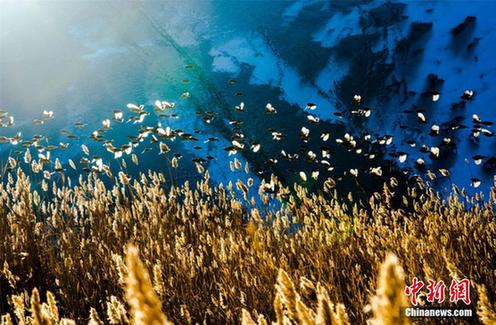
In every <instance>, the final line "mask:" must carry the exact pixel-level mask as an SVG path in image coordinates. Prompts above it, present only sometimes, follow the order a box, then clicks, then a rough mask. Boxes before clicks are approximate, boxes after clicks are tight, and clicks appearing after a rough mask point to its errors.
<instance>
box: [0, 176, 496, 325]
mask: <svg viewBox="0 0 496 325" xmlns="http://www.w3.org/2000/svg"><path fill="white" fill-rule="evenodd" d="M83 178H84V177H83V176H81V178H80V183H79V185H77V186H68V185H62V184H61V183H59V184H56V183H44V184H42V186H41V187H40V188H37V189H36V190H35V189H34V188H33V186H32V185H31V183H32V181H31V179H30V177H28V176H26V173H25V172H23V171H22V170H21V169H19V170H18V171H17V172H12V173H7V174H6V175H5V176H4V180H5V181H4V184H3V185H0V186H1V187H0V202H1V205H2V210H1V211H0V237H1V238H2V240H1V241H0V262H1V265H0V270H1V271H0V311H1V313H2V314H3V316H2V321H1V324H13V323H17V324H74V323H77V324H92V325H94V324H104V323H105V324H128V323H131V324H164V323H169V322H172V323H177V324H191V323H206V324H231V323H244V324H270V323H271V322H275V323H276V324H365V323H367V322H369V323H370V324H407V323H408V322H409V320H408V319H406V318H405V317H404V316H403V314H404V313H403V308H404V307H406V306H407V305H408V303H409V300H408V298H407V297H406V296H405V295H404V294H403V290H404V286H405V283H406V281H409V279H411V278H412V277H413V276H417V277H419V278H433V279H444V280H445V282H449V281H450V280H451V279H452V278H462V277H466V278H469V279H470V280H471V284H472V307H471V308H473V309H474V311H476V318H477V320H475V319H472V320H470V322H475V323H483V324H496V312H495V310H496V306H495V302H496V217H495V211H494V209H495V208H494V206H495V202H496V188H495V187H494V186H493V188H492V190H491V193H490V195H489V197H482V196H475V197H468V196H467V195H465V194H464V192H463V191H462V190H458V189H457V190H456V192H453V194H452V195H451V196H450V197H449V198H446V199H441V198H440V197H439V196H438V195H437V194H436V193H435V192H434V191H433V190H431V189H429V188H425V187H422V186H421V185H419V186H420V187H419V188H417V189H411V190H409V191H408V195H407V197H404V198H399V199H400V200H401V201H403V204H402V205H401V206H402V207H403V208H399V207H395V206H392V204H391V201H392V199H393V198H394V197H395V196H396V195H397V194H395V184H394V182H390V183H388V184H385V186H384V190H383V192H382V193H376V194H375V195H374V196H372V197H371V198H370V202H369V204H368V205H367V206H368V208H365V207H363V206H362V205H360V204H358V203H354V202H353V195H351V194H350V195H349V196H348V197H347V198H342V199H339V200H338V199H336V194H335V193H334V192H333V190H332V188H331V186H328V185H330V184H329V183H326V187H325V188H323V189H322V191H320V192H319V193H317V194H310V193H307V192H306V191H305V190H304V189H303V188H300V187H298V186H295V189H294V191H292V193H293V194H292V195H291V197H290V199H289V200H286V199H283V198H282V197H281V194H280V193H281V192H282V191H279V192H278V193H276V194H267V193H264V192H263V191H262V190H260V191H259V193H258V196H259V200H258V202H260V203H259V204H255V201H256V200H252V198H251V197H250V196H249V195H248V194H247V193H244V192H243V191H246V185H243V184H239V183H238V184H232V185H226V186H219V187H214V186H212V185H210V184H209V180H208V173H207V175H206V176H205V179H204V180H203V181H202V182H200V183H198V184H194V185H193V184H188V183H185V184H184V185H182V186H176V187H173V188H172V189H167V190H166V188H167V187H166V184H165V178H164V176H163V175H160V174H157V173H153V172H149V173H148V174H147V175H142V177H141V178H140V179H136V180H133V179H129V178H127V177H126V176H125V175H122V174H121V175H120V177H119V178H116V179H115V182H114V184H113V185H112V186H108V185H107V186H105V185H104V183H103V181H102V180H101V179H100V178H99V177H98V176H96V175H89V176H88V177H87V178H85V179H83ZM273 182H276V183H277V180H273ZM243 194H244V195H243ZM271 196H272V197H273V198H272V199H270V197H271ZM48 197H49V198H48ZM274 201H278V202H279V204H273V203H271V202H274ZM424 303H425V302H422V301H421V304H424ZM443 307H450V304H449V303H445V304H444V305H443ZM451 307H452V306H451ZM450 321H451V322H453V320H449V319H445V320H440V319H437V320H431V323H436V324H437V323H449V322H450ZM417 322H418V323H422V324H424V323H428V322H427V321H426V320H419V321H417ZM455 322H456V323H460V322H462V320H461V319H458V320H456V321H455ZM466 322H467V323H468V322H469V321H466Z"/></svg>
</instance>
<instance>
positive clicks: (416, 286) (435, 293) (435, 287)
mask: <svg viewBox="0 0 496 325" xmlns="http://www.w3.org/2000/svg"><path fill="white" fill-rule="evenodd" d="M428 283H429V284H428V285H427V287H426V288H427V292H425V291H421V290H422V288H424V286H425V284H424V282H423V281H421V280H419V279H418V278H417V277H414V278H413V280H412V284H411V285H409V286H406V287H405V295H407V296H408V297H410V302H411V304H412V305H414V306H417V304H418V300H417V296H418V295H419V294H421V293H426V297H427V301H428V302H438V303H443V302H444V301H445V299H446V298H445V293H446V284H445V283H444V281H443V280H440V281H434V280H431V279H429V280H428ZM460 300H461V301H463V303H465V305H470V303H471V300H470V280H468V279H462V280H456V279H453V280H452V281H451V285H450V287H449V301H450V302H454V303H457V302H458V301H460Z"/></svg>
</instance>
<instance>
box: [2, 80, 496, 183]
mask: <svg viewBox="0 0 496 325" xmlns="http://www.w3.org/2000/svg"><path fill="white" fill-rule="evenodd" d="M229 82H230V83H233V82H234V81H231V80H230V81H229ZM189 96H190V94H189V93H187V92H186V93H183V94H181V98H183V99H187V98H188V97H189ZM431 96H432V97H431V100H432V101H433V102H436V101H438V100H439V98H440V93H438V92H433V93H432V94H431ZM473 97H474V92H473V91H472V90H466V91H465V92H464V93H463V94H461V98H460V100H461V101H463V102H468V101H470V100H472V99H473ZM352 102H353V104H352V105H353V109H351V110H349V111H347V112H336V113H334V115H335V116H336V118H343V117H346V116H350V115H351V116H357V117H360V118H363V119H367V118H369V117H370V116H371V114H372V109H370V108H368V107H364V105H362V98H361V96H360V95H355V96H354V97H353V99H352ZM177 106H179V105H176V104H175V103H174V102H168V101H161V100H157V101H155V102H154V104H153V109H149V108H148V107H145V105H137V104H133V103H129V104H127V110H121V109H114V110H113V111H112V115H111V116H109V117H108V118H105V119H103V120H102V121H101V126H100V127H99V128H97V129H96V130H93V131H91V133H89V134H88V135H87V136H88V139H90V140H92V141H93V142H95V143H97V144H100V145H101V146H102V147H103V148H104V149H105V150H106V151H107V152H108V153H109V154H110V157H102V156H98V155H93V154H92V152H91V150H90V147H91V145H89V144H87V143H82V144H80V143H79V142H80V141H79V139H80V136H77V135H75V134H74V133H73V132H70V131H69V130H67V129H61V130H59V133H60V134H61V135H62V136H63V137H64V138H65V140H64V141H66V142H60V143H59V144H58V145H50V144H48V137H46V136H43V135H34V136H33V137H31V138H29V139H27V138H23V136H22V134H21V133H20V132H18V133H16V134H15V135H14V136H12V137H7V136H0V144H1V143H3V144H10V145H12V146H14V149H13V150H12V151H11V153H13V154H11V155H10V157H9V158H8V164H7V168H11V169H14V168H15V167H16V166H17V165H18V164H19V163H20V162H21V160H24V162H25V163H26V164H31V165H32V169H33V170H34V171H37V172H42V173H43V176H44V178H46V179H50V178H51V176H52V175H53V174H55V173H64V172H65V170H66V169H65V168H64V165H63V164H62V163H61V161H60V159H59V158H57V157H52V152H53V151H55V150H57V149H58V150H66V149H67V148H69V146H70V145H72V142H78V143H77V144H76V146H80V148H81V155H80V156H81V158H80V159H79V162H78V163H76V162H74V161H73V160H72V159H67V164H68V166H69V167H70V168H72V169H74V170H78V168H80V169H81V170H82V171H85V172H96V173H105V174H107V175H109V176H111V175H112V170H111V168H110V164H109V163H108V162H109V161H110V160H112V159H114V160H119V161H120V163H121V166H124V167H125V166H126V162H125V160H124V157H126V156H130V157H131V160H132V161H133V162H134V163H135V164H136V165H138V164H139V158H138V154H140V153H141V154H144V153H146V152H154V151H155V152H157V154H158V155H164V156H166V158H167V161H168V163H170V166H171V167H172V168H178V167H179V165H180V161H181V159H182V158H183V154H182V153H179V152H176V153H172V150H171V146H173V145H172V144H173V143H174V141H184V142H191V143H193V148H194V149H196V150H200V149H201V148H202V146H201V142H203V143H210V142H216V141H218V140H219V139H218V138H217V137H212V136H208V135H206V136H204V135H203V133H204V132H203V131H201V130H193V131H192V132H186V131H184V130H180V129H173V128H171V127H170V126H164V125H162V123H161V121H162V120H163V119H178V118H179V113H178V107H177ZM233 109H234V111H235V112H237V113H243V112H245V111H247V110H250V109H252V108H248V107H247V105H245V103H244V102H240V103H239V104H238V105H235V107H234V108H233ZM317 109H318V107H317V105H316V104H314V103H308V104H307V105H306V107H304V114H305V115H306V120H307V124H305V125H302V126H300V127H298V128H299V130H300V132H299V134H300V141H301V142H302V144H303V148H307V147H305V144H307V143H309V142H310V141H318V142H319V143H321V144H320V145H321V147H320V152H314V151H312V150H310V149H308V150H306V151H304V152H303V153H302V152H298V153H290V152H287V151H286V150H285V149H281V150H280V152H278V153H276V154H275V155H272V156H271V157H270V158H269V159H268V160H267V161H266V162H265V164H267V165H275V164H277V163H278V161H279V159H285V160H288V161H296V160H300V161H301V160H305V161H306V162H308V163H309V164H314V165H311V166H316V164H317V165H320V166H319V167H320V168H312V167H310V168H308V169H305V170H299V171H296V175H295V177H297V178H299V179H300V181H301V182H303V183H305V182H308V181H309V180H317V179H319V177H322V178H323V179H325V178H326V177H324V176H327V177H330V176H331V175H332V172H333V170H334V163H333V159H336V158H335V157H333V155H332V150H331V148H330V146H329V145H326V143H328V142H330V141H334V140H335V142H336V145H338V146H342V147H344V148H345V149H346V150H347V151H349V152H354V153H355V154H357V155H359V156H362V157H363V159H369V160H373V159H375V158H376V156H377V153H376V152H374V151H373V150H371V149H370V148H372V147H373V146H374V145H375V146H383V147H388V146H391V144H393V143H394V138H393V136H392V135H387V134H386V135H374V134H371V133H365V134H361V135H360V136H359V137H356V136H354V135H353V134H352V132H349V133H345V134H343V135H342V136H336V135H334V136H333V137H331V134H332V133H333V130H325V131H319V134H317V135H314V134H313V133H314V131H313V130H312V125H317V124H319V123H321V121H320V119H319V117H318V116H316V115H315V114H314V111H315V110H317ZM152 110H153V111H154V112H155V113H156V114H157V116H158V118H159V119H158V120H157V121H158V122H156V123H155V124H154V125H152V126H150V125H147V117H148V116H149V115H150V114H151V111H152ZM281 111H282V109H279V108H276V107H274V106H273V105H272V104H270V103H267V104H266V106H265V108H264V112H265V114H270V115H274V114H284V112H281ZM402 113H403V114H407V115H409V114H413V115H415V116H416V120H417V122H416V123H419V124H421V125H428V126H430V127H429V135H430V136H433V137H440V138H442V140H441V141H440V142H439V144H438V145H436V146H427V145H425V144H421V143H417V142H416V141H413V140H411V141H408V142H407V143H406V145H407V146H409V147H410V149H409V150H404V151H399V150H398V151H396V150H393V149H391V150H390V151H394V152H392V153H390V154H391V155H392V156H394V157H395V159H396V160H397V164H398V166H401V165H403V164H406V165H405V166H408V164H407V160H408V158H409V156H410V155H412V153H411V152H412V148H414V149H415V148H417V149H418V152H419V154H418V156H416V157H413V160H412V162H413V164H411V165H412V167H411V168H410V167H406V168H403V169H402V171H403V172H404V173H405V174H408V173H409V172H411V171H412V170H414V169H416V170H417V171H415V173H416V172H420V173H423V174H424V175H427V176H428V177H429V178H430V179H431V180H434V179H435V178H436V177H437V176H436V175H441V176H443V177H449V176H450V172H449V170H448V169H444V168H439V169H438V173H436V171H434V170H431V169H429V167H428V166H427V164H426V162H425V160H424V158H423V157H425V156H424V155H428V156H429V157H430V158H431V159H440V158H442V157H443V155H446V154H447V153H449V152H451V151H452V149H453V147H452V146H453V142H454V140H453V138H452V137H450V136H449V135H446V134H451V133H453V132H456V131H457V130H460V129H464V128H468V127H469V126H466V125H464V124H462V123H461V122H460V121H458V120H455V121H447V122H445V123H442V124H440V125H438V124H429V121H428V119H427V117H426V114H425V112H424V111H423V110H420V109H418V110H404V111H403V112H402ZM196 115H197V116H198V117H201V118H202V119H203V121H204V122H205V123H206V124H210V123H212V121H213V120H214V119H215V118H217V117H218V115H219V113H216V112H213V111H209V112H197V113H196ZM54 118H55V116H54V112H53V111H51V110H44V111H43V112H42V114H41V117H39V118H37V119H34V120H33V121H32V123H33V124H34V125H42V124H44V123H47V122H48V121H49V120H52V119H54ZM126 123H129V124H134V125H136V126H137V127H136V128H135V129H136V130H137V133H136V134H133V135H129V136H128V138H129V141H127V142H126V143H124V144H117V143H116V141H115V140H112V139H110V137H109V136H107V134H108V131H109V130H111V129H112V128H114V126H115V125H118V124H126ZM14 124H15V123H14V117H13V116H12V115H10V114H9V113H8V112H7V111H0V126H1V127H2V128H11V127H13V126H14ZM241 124H242V122H241V120H230V121H229V125H230V126H231V127H232V129H231V131H232V133H231V137H230V139H229V140H230V145H228V146H226V147H225V148H223V149H224V150H225V151H226V152H227V156H228V157H229V158H228V159H227V160H229V159H233V158H234V159H233V160H231V161H229V165H230V168H231V170H233V171H234V170H236V169H238V170H242V169H243V168H242V164H241V162H240V160H239V159H238V158H237V157H236V155H238V154H240V155H242V154H243V152H245V151H249V152H250V154H257V153H259V152H260V151H261V150H262V149H263V142H261V141H256V142H255V141H253V142H247V140H246V137H245V135H244V133H243V132H242V131H241V129H240V125H241ZM492 125H493V122H491V121H486V120H483V119H482V117H480V116H479V115H475V114H474V115H473V116H472V126H471V133H470V139H471V141H474V142H478V141H479V139H480V137H481V136H485V137H493V136H494V132H493V131H491V127H492ZM74 127H75V128H77V129H88V128H89V125H88V124H86V123H83V122H76V123H75V124H74ZM405 128H406V127H405ZM128 129H130V128H128ZM128 129H126V131H128ZM266 132H267V134H266V137H267V139H266V140H267V141H276V142H281V146H282V144H283V143H284V141H289V140H288V139H287V136H286V134H285V133H284V132H283V131H281V130H276V129H273V128H269V129H268V130H267V131H266ZM331 139H332V140H331ZM145 140H146V141H145ZM290 140H291V141H294V139H290ZM140 146H141V147H143V148H140ZM154 148H155V149H154ZM31 150H33V151H34V152H35V154H36V155H37V156H35V157H34V158H35V159H33V156H32V155H33V153H32V152H31ZM407 151H409V152H410V154H409V153H407ZM231 156H234V157H232V158H231ZM107 158H108V159H107ZM213 159H221V157H213V156H211V155H206V156H205V157H194V158H192V162H193V163H194V164H195V166H196V170H197V171H198V172H199V173H204V172H205V171H206V170H207V168H208V161H210V160H213ZM338 159H339V158H338ZM472 160H473V162H474V164H475V165H481V164H482V163H483V162H486V163H487V164H488V165H489V166H496V163H495V161H494V160H496V157H488V156H485V155H475V156H473V157H472ZM244 169H245V171H246V172H247V173H248V172H249V168H248V164H246V165H245V168H244ZM322 170H324V171H326V172H328V173H329V175H321V171H322ZM360 173H366V174H370V175H374V176H379V177H380V176H382V174H383V170H382V166H381V165H373V166H371V167H368V169H367V170H359V169H358V168H349V169H348V170H345V171H344V173H343V174H342V175H339V177H337V178H338V179H342V178H343V177H351V178H356V177H358V175H359V174H360ZM335 176H337V175H333V177H335ZM119 177H127V175H126V174H125V173H123V172H122V171H120V172H119ZM251 184H253V180H252V179H250V180H249V185H251ZM471 185H472V186H473V187H474V188H477V187H479V186H480V185H481V180H480V179H478V178H475V177H473V178H472V179H471ZM265 190H266V191H268V192H270V191H271V190H273V188H271V185H270V183H269V185H267V186H266V188H265Z"/></svg>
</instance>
